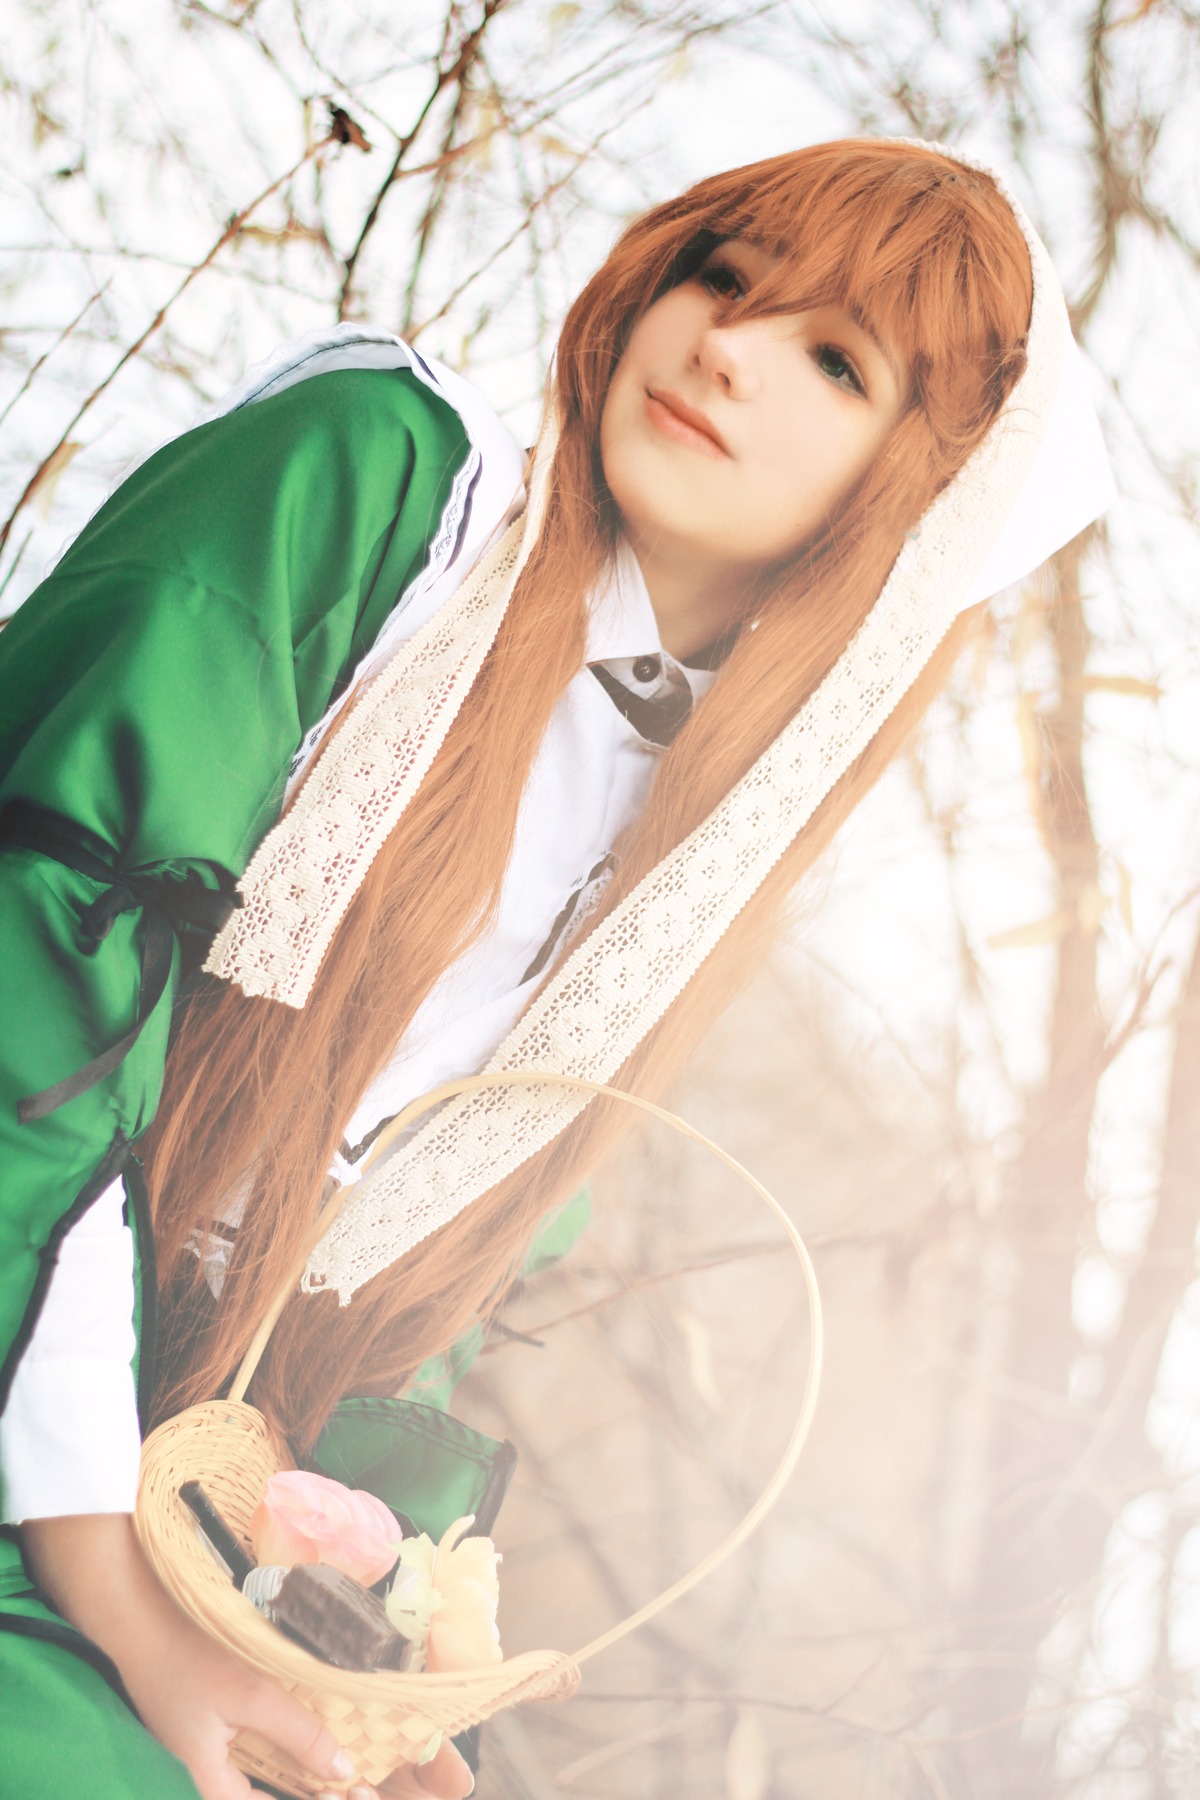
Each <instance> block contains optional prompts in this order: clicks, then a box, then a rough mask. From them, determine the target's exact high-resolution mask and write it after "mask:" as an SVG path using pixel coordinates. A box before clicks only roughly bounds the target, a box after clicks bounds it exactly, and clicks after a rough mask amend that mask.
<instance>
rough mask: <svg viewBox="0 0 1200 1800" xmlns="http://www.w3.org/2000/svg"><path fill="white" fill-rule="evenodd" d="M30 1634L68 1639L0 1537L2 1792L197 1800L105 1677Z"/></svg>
mask: <svg viewBox="0 0 1200 1800" xmlns="http://www.w3.org/2000/svg"><path fill="white" fill-rule="evenodd" d="M14 1627H15V1629H14ZM22 1627H23V1628H24V1629H22ZM30 1628H32V1630H33V1631H35V1632H36V1631H38V1630H47V1631H48V1632H50V1633H52V1634H54V1636H55V1637H56V1638H57V1637H58V1636H59V1635H60V1634H63V1633H68V1634H69V1635H70V1636H71V1637H74V1636H75V1634H74V1633H70V1631H69V1627H66V1626H64V1624H63V1622H62V1620H61V1619H59V1618H58V1616H57V1614H55V1613H53V1612H51V1611H50V1609H49V1608H48V1607H47V1606H46V1605H45V1604H44V1603H43V1602H42V1600H41V1599H40V1598H39V1597H38V1595H37V1593H36V1592H35V1590H34V1589H33V1587H32V1586H31V1585H30V1582H29V1579H28V1577H27V1575H26V1574H25V1570H24V1568H23V1567H22V1564H21V1559H20V1556H19V1555H18V1553H17V1548H16V1545H15V1544H13V1543H12V1541H11V1540H10V1539H8V1538H0V1794H2V1795H4V1796H5V1797H6V1800H7V1796H9V1795H11V1796H12V1800H18V1796H19V1800H67V1796H71V1797H72V1800H85V1797H86V1800H198V1793H199V1790H198V1789H197V1787H196V1784H195V1782H194V1781H193V1780H192V1778H191V1776H190V1775H189V1774H188V1772H187V1770H186V1769H185V1768H184V1766H183V1764H182V1763H181V1762H179V1761H178V1759H177V1758H176V1757H174V1756H172V1755H171V1753H170V1751H169V1750H165V1749H164V1748H163V1746H162V1745H161V1744H160V1743H159V1742H158V1741H157V1740H156V1739H155V1738H152V1737H151V1736H150V1734H149V1732H147V1731H144V1730H143V1729H142V1727H141V1725H139V1723H138V1721H137V1720H136V1718H135V1717H134V1715H133V1714H132V1713H131V1712H130V1710H129V1708H128V1707H127V1706H126V1705H125V1703H124V1701H123V1700H122V1699H121V1698H120V1696H119V1695H118V1694H117V1693H115V1692H114V1690H113V1689H112V1688H111V1687H110V1686H109V1684H108V1682H107V1681H106V1680H105V1679H104V1677H103V1675H101V1674H100V1673H99V1672H98V1671H97V1670H96V1669H95V1668H94V1667H93V1666H92V1665H91V1664H90V1663H88V1662H85V1661H84V1660H83V1658H82V1657H80V1656H77V1655H75V1654H74V1653H73V1652H72V1651H71V1650H70V1649H68V1648H66V1646H65V1645H64V1644H63V1643H61V1642H57V1641H47V1640H46V1639H45V1638H40V1637H37V1636H31V1635H28V1632H29V1630H30ZM79 1641H80V1642H82V1640H79Z"/></svg>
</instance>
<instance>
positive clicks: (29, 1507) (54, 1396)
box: [0, 1356, 141, 1525]
mask: <svg viewBox="0 0 1200 1800" xmlns="http://www.w3.org/2000/svg"><path fill="white" fill-rule="evenodd" d="M140 1455H141V1433H140V1432H139V1430H138V1416H137V1395H136V1392H135V1390H134V1384H133V1370H132V1368H131V1367H130V1365H129V1363H128V1362H118V1361H116V1360H115V1359H110V1358H107V1357H95V1356H55V1357H44V1358H42V1357H39V1358H38V1359H37V1360H35V1361H30V1360H29V1359H28V1358H26V1359H25V1360H23V1361H22V1363H21V1365H20V1367H19V1368H18V1370H17V1378H16V1380H15V1381H14V1382H13V1386H12V1392H11V1394H10V1395H9V1401H8V1405H7V1406H6V1407H5V1409H4V1415H3V1417H2V1418H0V1463H2V1464H3V1467H4V1488H5V1495H4V1498H5V1508H4V1511H5V1520H4V1522H5V1524H9V1525H16V1524H20V1522H21V1520H22V1519H57V1518H65V1517H67V1516H69V1515H71V1516H73V1515H75V1514H77V1513H125V1512H132V1511H133V1509H134V1505H135V1503H136V1501H137V1484H138V1461H139V1457H140Z"/></svg>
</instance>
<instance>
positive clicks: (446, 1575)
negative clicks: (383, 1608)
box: [387, 1517, 502, 1670]
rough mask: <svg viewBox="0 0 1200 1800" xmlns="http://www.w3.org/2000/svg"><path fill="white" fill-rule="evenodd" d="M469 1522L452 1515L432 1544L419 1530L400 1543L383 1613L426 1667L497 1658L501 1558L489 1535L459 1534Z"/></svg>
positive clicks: (479, 1664)
mask: <svg viewBox="0 0 1200 1800" xmlns="http://www.w3.org/2000/svg"><path fill="white" fill-rule="evenodd" d="M473 1523H474V1519H473V1517H467V1518H465V1519H456V1520H455V1522H454V1524H453V1525H451V1526H450V1528H449V1530H448V1531H446V1532H444V1533H443V1534H442V1538H441V1541H440V1542H439V1543H438V1544H437V1545H436V1546H435V1545H434V1543H433V1540H432V1539H431V1538H430V1537H428V1536H426V1535H425V1534H424V1533H422V1535H421V1536H420V1537H416V1538H405V1540H404V1542H403V1543H402V1544H401V1546H400V1567H399V1568H398V1569H397V1571H396V1579H395V1581H394V1582H393V1583H392V1587H391V1591H390V1592H389V1594H388V1597H387V1610H388V1617H389V1618H390V1619H391V1621H392V1624H393V1625H394V1626H395V1627H396V1630H397V1631H400V1632H403V1634H404V1636H405V1637H406V1638H408V1639H409V1640H410V1642H411V1643H412V1644H413V1646H414V1649H416V1650H418V1651H421V1652H423V1653H424V1665H425V1667H426V1668H428V1669H430V1670H438V1669H440V1670H460V1669H479V1668H483V1667H484V1666H486V1664H488V1663H493V1662H499V1661H500V1658H501V1654H502V1653H501V1649H500V1634H499V1632H498V1630H497V1628H496V1605H497V1602H498V1600H499V1597H500V1584H499V1581H498V1579H497V1575H496V1569H497V1565H498V1563H499V1561H500V1557H499V1555H498V1553H497V1551H496V1548H495V1546H494V1544H493V1543H492V1540H491V1538H486V1537H463V1533H464V1532H465V1531H466V1530H467V1529H468V1527H469V1526H470V1525H472V1524H473ZM460 1538H461V1539H462V1542H461V1543H460V1542H459V1541H458V1540H459V1539H460Z"/></svg>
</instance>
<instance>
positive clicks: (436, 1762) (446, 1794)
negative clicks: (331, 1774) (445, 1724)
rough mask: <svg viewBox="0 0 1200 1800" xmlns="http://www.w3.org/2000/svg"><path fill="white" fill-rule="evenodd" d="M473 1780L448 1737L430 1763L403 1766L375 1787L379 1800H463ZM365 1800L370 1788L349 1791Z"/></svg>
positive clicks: (368, 1795) (473, 1782)
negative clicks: (418, 1765)
mask: <svg viewBox="0 0 1200 1800" xmlns="http://www.w3.org/2000/svg"><path fill="white" fill-rule="evenodd" d="M474 1786H475V1777H474V1776H473V1775H472V1773H471V1771H470V1769H469V1768H468V1767H467V1764H466V1761H465V1760H464V1758H463V1757H461V1756H460V1755H459V1753H458V1751H457V1750H456V1749H455V1748H454V1745H453V1744H452V1743H451V1742H450V1740H449V1738H447V1739H446V1741H445V1743H444V1744H443V1745H442V1747H441V1749H440V1750H439V1751H438V1753H437V1755H436V1756H435V1757H434V1758H433V1760H432V1762H427V1763H422V1764H421V1766H420V1767H419V1768H416V1767H414V1766H413V1765H412V1764H405V1765H404V1766H403V1767H401V1768H399V1769H397V1770H396V1772H395V1774H394V1775H389V1776H388V1778H387V1780H386V1781H381V1782H380V1784H379V1790H378V1792H379V1800H431V1796H432V1800H466V1796H467V1795H468V1794H469V1793H470V1792H471V1791H472V1789H473V1788H474ZM360 1795H361V1796H362V1797H363V1800H369V1797H370V1795H371V1789H370V1788H361V1789H360V1788H351V1790H350V1796H351V1797H352V1800H359V1797H360Z"/></svg>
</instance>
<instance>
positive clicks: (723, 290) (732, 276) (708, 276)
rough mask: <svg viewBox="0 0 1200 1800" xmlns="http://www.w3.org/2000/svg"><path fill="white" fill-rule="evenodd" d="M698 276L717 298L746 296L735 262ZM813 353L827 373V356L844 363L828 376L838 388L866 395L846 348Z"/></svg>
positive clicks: (819, 349) (831, 346) (825, 347)
mask: <svg viewBox="0 0 1200 1800" xmlns="http://www.w3.org/2000/svg"><path fill="white" fill-rule="evenodd" d="M697 279H698V280H699V282H700V285H701V286H702V287H704V288H706V289H707V290H708V292H709V293H710V294H712V295H713V297H714V298H715V299H717V300H727V301H728V300H735V301H736V300H742V299H744V298H745V295H746V284H745V282H744V281H743V279H742V277H741V275H739V273H738V271H737V270H736V269H735V268H734V267H733V265H732V263H727V262H714V263H707V264H706V265H705V267H704V268H703V269H701V270H700V272H699V275H698V277H697ZM730 287H732V289H733V292H732V293H730V291H729V289H730ZM812 356H813V361H814V362H815V363H816V364H817V367H818V368H819V369H821V370H822V373H824V374H828V371H827V370H825V369H824V364H825V361H826V359H827V358H829V357H835V358H836V359H837V361H838V362H839V363H840V364H841V365H842V370H841V373H839V374H837V375H829V376H828V379H829V380H830V381H832V382H833V384H834V386H835V387H846V386H849V387H850V388H851V390H852V391H853V392H854V393H856V394H863V395H865V394H866V391H867V390H866V384H865V383H864V381H863V378H862V376H861V375H860V374H859V372H858V370H857V368H856V367H855V365H854V361H853V359H852V358H851V357H850V356H848V355H847V353H846V351H845V350H843V349H842V348H841V347H840V345H838V344H815V345H814V346H813V350H812ZM847 376H848V377H849V382H847V381H846V379H845V377H847Z"/></svg>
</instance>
